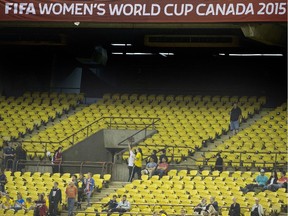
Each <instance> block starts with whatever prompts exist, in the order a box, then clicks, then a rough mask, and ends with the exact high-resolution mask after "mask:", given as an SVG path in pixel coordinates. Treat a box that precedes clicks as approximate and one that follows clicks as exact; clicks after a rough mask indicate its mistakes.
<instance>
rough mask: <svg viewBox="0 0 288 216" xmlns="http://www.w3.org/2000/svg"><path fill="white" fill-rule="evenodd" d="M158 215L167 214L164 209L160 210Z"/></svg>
mask: <svg viewBox="0 0 288 216" xmlns="http://www.w3.org/2000/svg"><path fill="white" fill-rule="evenodd" d="M159 215H160V216H168V214H167V212H165V211H164V210H160V211H159Z"/></svg>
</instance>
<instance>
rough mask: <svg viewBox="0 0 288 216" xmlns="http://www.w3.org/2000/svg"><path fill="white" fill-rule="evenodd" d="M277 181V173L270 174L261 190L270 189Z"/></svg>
mask: <svg viewBox="0 0 288 216" xmlns="http://www.w3.org/2000/svg"><path fill="white" fill-rule="evenodd" d="M277 180H278V177H277V172H276V171H274V172H272V173H271V176H270V178H269V179H268V181H267V182H266V185H265V186H264V187H263V190H267V189H268V187H271V186H272V185H273V184H277Z"/></svg>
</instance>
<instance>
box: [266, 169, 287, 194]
mask: <svg viewBox="0 0 288 216" xmlns="http://www.w3.org/2000/svg"><path fill="white" fill-rule="evenodd" d="M287 181H288V177H287V176H286V173H285V172H284V171H283V172H281V177H280V178H279V179H278V180H277V182H276V184H272V185H269V187H267V189H268V190H271V191H277V190H278V189H279V188H286V192H287Z"/></svg>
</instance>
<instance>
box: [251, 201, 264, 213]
mask: <svg viewBox="0 0 288 216" xmlns="http://www.w3.org/2000/svg"><path fill="white" fill-rule="evenodd" d="M263 215H264V209H263V207H262V205H261V204H260V203H259V199H258V198H255V204H254V205H253V206H252V209H251V216H263Z"/></svg>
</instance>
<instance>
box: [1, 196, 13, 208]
mask: <svg viewBox="0 0 288 216" xmlns="http://www.w3.org/2000/svg"><path fill="white" fill-rule="evenodd" d="M13 204H14V202H13V200H12V199H11V197H10V196H9V194H6V196H5V197H4V199H3V201H2V208H3V209H10V208H11V207H12V206H13Z"/></svg>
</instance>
